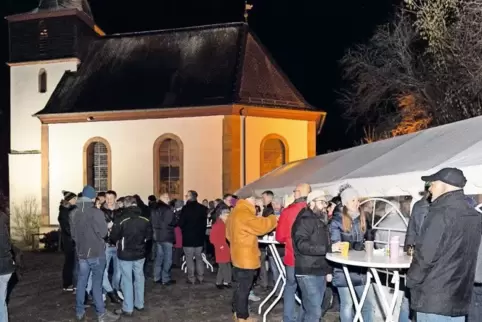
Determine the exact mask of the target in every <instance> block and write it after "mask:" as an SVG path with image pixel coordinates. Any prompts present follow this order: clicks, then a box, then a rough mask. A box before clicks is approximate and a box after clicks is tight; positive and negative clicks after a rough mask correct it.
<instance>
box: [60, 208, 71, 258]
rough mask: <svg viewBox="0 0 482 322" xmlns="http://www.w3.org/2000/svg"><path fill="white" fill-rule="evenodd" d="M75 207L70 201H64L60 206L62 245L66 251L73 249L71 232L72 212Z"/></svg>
mask: <svg viewBox="0 0 482 322" xmlns="http://www.w3.org/2000/svg"><path fill="white" fill-rule="evenodd" d="M74 208H75V205H71V204H70V203H69V202H66V201H62V202H61V203H60V206H59V218H58V221H59V225H60V231H61V238H62V247H63V249H64V251H67V252H69V251H73V250H74V246H75V245H74V242H73V240H72V235H71V232H70V220H69V218H70V212H71V211H72V209H74Z"/></svg>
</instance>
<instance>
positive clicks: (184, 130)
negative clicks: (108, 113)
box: [49, 116, 223, 225]
mask: <svg viewBox="0 0 482 322" xmlns="http://www.w3.org/2000/svg"><path fill="white" fill-rule="evenodd" d="M222 131H223V116H208V117H196V118H173V119H151V120H133V121H115V122H114V121H112V122H88V123H73V124H51V125H49V153H50V154H49V164H50V166H49V169H50V172H49V178H50V184H49V190H50V224H54V225H55V224H57V212H58V201H59V200H60V199H61V197H62V195H61V191H62V190H70V191H73V192H78V191H80V190H81V189H82V186H83V175H84V169H83V148H84V144H85V143H86V141H87V140H89V139H90V138H92V137H96V136H100V137H102V138H104V139H106V140H107V141H108V142H109V144H110V147H111V150H112V151H111V152H112V189H114V190H116V192H117V193H118V195H119V196H122V195H127V194H135V193H137V194H139V195H140V196H141V197H142V198H143V199H144V200H145V201H147V197H148V196H149V195H151V194H152V193H153V189H154V188H153V160H154V157H153V145H154V142H155V140H156V139H157V138H158V137H159V136H161V135H163V134H165V133H172V134H174V135H177V136H178V137H179V138H180V139H181V140H182V142H183V146H184V170H183V171H184V183H183V187H184V194H185V193H186V192H187V190H190V189H192V190H196V191H197V192H198V193H199V198H200V199H204V198H207V199H210V200H211V199H214V198H219V196H221V194H222V164H223V162H222V151H223V147H222Z"/></svg>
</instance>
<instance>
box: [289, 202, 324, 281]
mask: <svg viewBox="0 0 482 322" xmlns="http://www.w3.org/2000/svg"><path fill="white" fill-rule="evenodd" d="M291 239H292V241H293V251H294V254H295V274H296V275H315V276H326V275H327V274H331V272H332V268H331V265H330V264H329V263H328V261H327V260H326V254H327V253H329V252H331V241H330V233H329V229H328V226H327V224H326V223H325V221H324V218H322V217H320V216H319V215H317V214H315V213H314V212H313V210H311V209H310V208H308V207H306V208H304V209H302V210H301V211H300V213H299V214H298V216H297V217H296V219H295V222H294V223H293V226H292V228H291Z"/></svg>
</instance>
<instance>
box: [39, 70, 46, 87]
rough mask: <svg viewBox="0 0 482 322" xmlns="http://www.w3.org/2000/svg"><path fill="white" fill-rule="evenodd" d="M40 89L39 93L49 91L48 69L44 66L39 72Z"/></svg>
mask: <svg viewBox="0 0 482 322" xmlns="http://www.w3.org/2000/svg"><path fill="white" fill-rule="evenodd" d="M38 91H39V93H45V92H47V71H46V70H45V69H43V68H42V69H41V70H40V71H39V73H38Z"/></svg>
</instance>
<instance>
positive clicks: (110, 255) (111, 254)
mask: <svg viewBox="0 0 482 322" xmlns="http://www.w3.org/2000/svg"><path fill="white" fill-rule="evenodd" d="M105 259H106V261H107V262H106V266H105V272H104V289H105V291H106V292H112V288H115V289H116V290H119V289H120V280H121V273H120V270H119V261H118V259H117V248H115V247H111V246H108V245H107V246H106V248H105ZM111 260H112V268H113V273H112V285H111V284H110V282H109V265H110V262H111ZM106 286H107V288H106Z"/></svg>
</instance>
